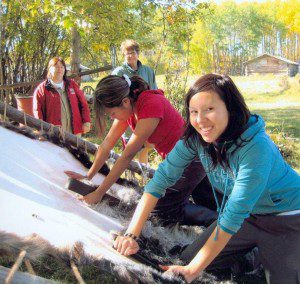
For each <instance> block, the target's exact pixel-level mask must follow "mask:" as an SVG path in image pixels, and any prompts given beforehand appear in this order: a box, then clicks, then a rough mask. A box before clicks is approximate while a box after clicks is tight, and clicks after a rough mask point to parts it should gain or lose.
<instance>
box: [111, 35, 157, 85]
mask: <svg viewBox="0 0 300 284" xmlns="http://www.w3.org/2000/svg"><path fill="white" fill-rule="evenodd" d="M121 52H122V54H123V55H124V57H125V62H124V63H123V65H122V66H119V67H117V68H115V69H114V70H113V72H112V73H111V74H112V75H118V76H123V75H124V74H126V75H127V76H128V77H129V78H130V77H132V76H133V75H138V76H140V77H142V78H143V79H144V80H145V81H146V82H147V83H148V84H149V86H150V89H151V90H156V89H157V85H156V80H155V74H154V71H153V69H152V68H151V67H149V66H147V65H143V64H142V62H141V61H139V53H140V47H139V44H138V43H137V42H136V41H134V40H132V39H127V40H125V41H123V42H122V43H121Z"/></svg>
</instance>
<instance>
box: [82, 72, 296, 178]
mask: <svg viewBox="0 0 300 284" xmlns="http://www.w3.org/2000/svg"><path fill="white" fill-rule="evenodd" d="M103 76H105V74H101V76H100V77H97V78H95V79H94V81H93V82H85V83H82V87H83V86H85V85H91V86H92V87H93V88H95V87H96V85H97V83H98V82H99V80H100V79H101V78H102V77H103ZM197 78H198V76H196V75H192V76H189V77H188V80H187V88H188V87H189V86H191V85H192V84H193V82H194V81H195V80H196V79H197ZM232 79H233V80H234V82H235V83H236V84H237V86H238V88H239V89H240V90H241V93H242V94H243V96H244V98H245V100H246V103H247V105H248V106H249V108H250V110H251V112H253V113H256V114H259V115H261V116H262V117H263V118H264V120H265V122H266V129H267V132H268V133H269V134H270V135H271V137H272V139H273V140H274V142H275V143H276V144H277V145H279V146H281V150H283V151H285V150H286V151H287V152H288V155H287V156H286V157H285V158H286V160H287V161H288V163H290V164H291V165H292V166H293V167H294V169H295V170H296V171H297V172H299V173H300V163H299V162H300V82H299V79H300V76H299V75H297V76H296V77H294V78H290V77H287V76H279V75H272V74H270V75H253V76H235V77H232ZM157 84H158V86H159V88H161V89H164V90H166V89H168V88H167V86H166V80H165V75H158V76H157ZM174 94H176V96H180V99H179V100H178V99H177V100H176V97H175V96H174ZM174 94H172V93H166V96H167V97H168V98H169V100H170V101H171V102H172V103H173V105H174V106H175V107H177V108H182V104H183V97H184V94H177V93H176V90H174ZM108 125H109V124H108ZM87 139H88V140H90V141H92V142H94V143H98V144H99V143H101V141H102V139H100V138H98V137H96V136H95V133H94V132H91V133H90V134H88V136H87ZM282 145H283V147H282ZM115 150H116V152H118V153H120V152H121V144H120V143H119V144H118V145H117V147H116V148H115ZM149 160H150V164H151V166H152V167H154V168H156V167H157V165H158V164H159V162H160V161H161V159H159V158H158V157H157V155H156V154H155V152H152V153H151V154H150V158H149Z"/></svg>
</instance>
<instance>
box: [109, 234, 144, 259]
mask: <svg viewBox="0 0 300 284" xmlns="http://www.w3.org/2000/svg"><path fill="white" fill-rule="evenodd" d="M114 249H115V250H117V251H118V252H119V253H120V254H123V255H125V256H128V255H132V254H135V253H137V252H138V251H139V249H140V247H139V244H138V243H137V242H136V241H135V240H134V239H133V238H131V237H129V236H126V237H124V236H118V237H117V238H116V240H115V241H114Z"/></svg>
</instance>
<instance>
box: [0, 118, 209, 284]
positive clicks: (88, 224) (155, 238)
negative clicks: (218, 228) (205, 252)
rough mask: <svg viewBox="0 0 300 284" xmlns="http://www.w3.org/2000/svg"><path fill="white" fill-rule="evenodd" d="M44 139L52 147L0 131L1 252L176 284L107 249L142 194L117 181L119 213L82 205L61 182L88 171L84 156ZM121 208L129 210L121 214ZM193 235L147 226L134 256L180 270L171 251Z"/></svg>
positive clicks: (26, 133) (11, 129)
mask: <svg viewBox="0 0 300 284" xmlns="http://www.w3.org/2000/svg"><path fill="white" fill-rule="evenodd" d="M20 134H21V135H20ZM43 137H44V138H43V140H44V139H47V140H48V141H51V143H49V142H47V141H40V139H41V136H40V134H38V133H36V132H33V131H32V130H31V129H30V128H28V127H25V126H23V127H18V126H15V125H13V124H11V123H3V122H2V123H0V149H1V152H0V153H1V160H2V161H1V164H0V195H1V198H0V214H1V220H0V244H1V246H0V250H1V251H7V252H9V253H12V254H17V252H18V251H19V250H20V249H26V251H27V257H29V258H31V259H36V258H37V257H39V256H41V255H45V254H51V255H55V256H57V257H59V258H61V259H62V261H64V262H70V260H72V259H73V260H74V259H75V261H76V263H77V264H78V265H80V264H83V263H84V264H89V263H90V264H93V265H97V266H98V267H101V269H103V270H105V271H108V272H109V273H111V274H113V275H114V276H115V277H117V278H120V279H122V281H124V282H128V283H132V281H133V279H138V280H139V281H140V282H141V283H183V282H184V281H183V280H182V279H180V278H176V277H173V276H170V275H166V274H162V273H161V272H160V271H158V270H156V269H153V268H152V267H150V266H148V265H144V264H141V263H138V262H137V261H135V260H133V259H132V258H127V257H124V256H121V255H120V254H118V253H117V252H116V251H115V250H114V249H112V242H113V241H112V238H111V236H110V232H111V231H124V230H125V228H126V226H127V224H128V223H129V221H130V219H131V216H132V214H133V210H134V208H135V206H136V204H137V201H138V200H139V198H140V195H141V192H142V188H140V187H139V186H138V185H137V183H135V182H133V181H128V180H125V179H119V180H118V182H117V183H116V184H115V185H114V186H113V187H112V188H111V189H110V194H112V195H114V196H115V197H117V198H118V199H120V200H121V202H120V205H118V206H117V207H110V206H108V205H107V204H106V203H105V202H101V203H100V204H97V205H94V206H88V205H87V204H84V203H83V202H81V201H79V200H78V199H77V197H76V194H74V193H73V192H70V191H68V190H67V189H65V188H64V184H65V182H66V180H67V176H66V175H65V174H64V173H63V171H64V170H74V171H77V172H81V173H85V172H86V171H87V168H89V167H90V166H91V161H90V160H89V157H88V155H87V154H86V153H84V152H83V151H81V150H80V149H79V150H78V149H74V148H73V147H70V146H68V145H64V143H63V142H62V141H60V140H59V139H58V138H57V137H51V135H48V134H43ZM29 138H30V139H29ZM53 144H56V145H58V146H60V147H57V146H55V145H53ZM63 147H64V148H66V149H68V151H67V150H66V149H64V148H63ZM69 152H70V153H71V154H72V155H73V157H75V158H76V159H77V160H79V161H80V163H79V162H78V161H76V160H75V159H74V158H73V157H72V156H71V155H70V154H69ZM108 172H109V168H108V167H107V165H105V166H104V167H103V168H102V169H101V170H100V173H99V174H97V175H96V176H95V178H94V179H93V180H94V181H95V183H96V184H100V183H101V181H102V180H103V179H104V176H105V175H107V174H108ZM124 206H125V207H126V208H129V211H127V212H126V214H124ZM128 212H129V213H128ZM200 232H201V228H199V227H187V226H183V227H182V226H181V227H180V226H173V227H160V226H154V225H153V224H152V223H151V222H150V221H148V222H147V223H146V226H145V228H144V230H143V240H144V245H143V246H142V251H141V255H142V256H143V257H145V258H147V259H148V260H150V261H151V262H152V263H156V264H158V263H159V264H180V261H179V260H178V259H177V258H176V253H175V255H174V253H173V254H171V253H170V251H171V250H172V248H173V247H174V246H184V245H186V244H189V243H191V242H192V241H193V240H195V238H196V237H197V234H199V233H200ZM74 251H75V252H76V253H74ZM197 282H198V283H213V282H215V279H214V277H212V276H211V275H208V274H206V273H203V275H202V276H201V277H199V279H198V280H197Z"/></svg>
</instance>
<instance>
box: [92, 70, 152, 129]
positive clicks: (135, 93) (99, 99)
mask: <svg viewBox="0 0 300 284" xmlns="http://www.w3.org/2000/svg"><path fill="white" fill-rule="evenodd" d="M129 80H130V82H131V85H130V87H129V84H128V82H127V81H126V79H125V77H123V76H122V77H120V76H116V75H109V76H107V77H104V78H103V79H101V80H100V81H99V83H98V85H97V87H96V90H95V93H94V110H95V114H96V131H97V133H98V134H100V135H102V134H103V133H104V131H105V126H106V125H105V117H104V109H105V108H113V107H119V106H121V105H122V101H123V99H125V98H129V99H130V101H131V103H135V102H136V101H137V99H138V97H139V95H140V94H141V93H142V92H143V91H145V90H149V89H150V88H149V85H148V83H147V82H146V81H144V80H143V79H142V78H141V77H139V76H132V77H131V78H130V79H129Z"/></svg>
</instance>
